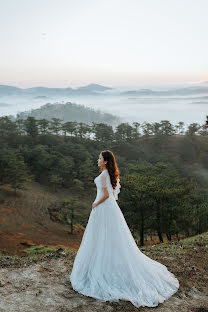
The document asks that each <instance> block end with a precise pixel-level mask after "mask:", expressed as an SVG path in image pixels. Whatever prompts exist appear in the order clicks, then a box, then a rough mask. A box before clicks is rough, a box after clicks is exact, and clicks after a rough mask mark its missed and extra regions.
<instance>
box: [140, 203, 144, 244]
mask: <svg viewBox="0 0 208 312" xmlns="http://www.w3.org/2000/svg"><path fill="white" fill-rule="evenodd" d="M140 217H141V225H140V231H139V234H140V245H141V246H144V212H143V208H141V210H140Z"/></svg>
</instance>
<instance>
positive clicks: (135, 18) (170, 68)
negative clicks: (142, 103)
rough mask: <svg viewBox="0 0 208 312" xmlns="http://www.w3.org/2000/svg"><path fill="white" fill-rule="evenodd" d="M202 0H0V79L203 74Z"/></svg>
mask: <svg viewBox="0 0 208 312" xmlns="http://www.w3.org/2000/svg"><path fill="white" fill-rule="evenodd" d="M207 16H208V0H0V43H1V48H0V84H8V85H13V86H17V87H22V88H27V87H35V86H45V87H78V86H82V85H86V84H89V83H98V84H102V85H107V86H118V85H140V84H169V83H170V84H171V83H186V82H198V81H204V80H208V57H207V56H208V40H207V36H208V18H207Z"/></svg>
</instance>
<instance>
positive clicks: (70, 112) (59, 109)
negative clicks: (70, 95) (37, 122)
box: [18, 102, 120, 125]
mask: <svg viewBox="0 0 208 312" xmlns="http://www.w3.org/2000/svg"><path fill="white" fill-rule="evenodd" d="M28 116H32V117H35V118H36V119H43V118H45V119H48V120H51V119H52V118H60V119H61V120H63V121H64V122H66V121H77V122H85V123H87V124H91V123H92V122H96V123H100V122H103V123H107V124H111V125H114V124H118V123H119V122H120V119H119V118H118V117H117V116H114V115H111V114H108V113H104V112H101V111H96V110H94V109H92V108H89V107H86V106H84V105H78V104H75V103H70V102H67V103H65V104H61V103H54V104H51V103H47V104H45V105H43V106H41V107H40V108H37V109H32V110H30V111H25V112H20V113H19V114H18V117H19V118H22V119H26V118H27V117H28Z"/></svg>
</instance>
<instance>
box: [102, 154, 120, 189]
mask: <svg viewBox="0 0 208 312" xmlns="http://www.w3.org/2000/svg"><path fill="white" fill-rule="evenodd" d="M101 154H102V156H103V159H104V161H107V164H106V168H107V169H108V173H109V175H110V179H111V184H112V187H113V189H115V188H116V185H117V180H118V178H119V174H120V172H119V170H118V167H117V163H116V159H115V156H114V154H113V152H111V151H109V150H106V151H102V152H101ZM102 171H103V170H102V169H101V172H102Z"/></svg>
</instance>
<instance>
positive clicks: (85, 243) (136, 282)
mask: <svg viewBox="0 0 208 312" xmlns="http://www.w3.org/2000/svg"><path fill="white" fill-rule="evenodd" d="M119 181H120V180H118V182H117V187H116V189H115V190H114V189H113V187H112V185H111V181H110V175H109V173H108V170H107V169H105V170H104V171H102V173H101V174H100V175H99V176H97V177H96V178H95V180H94V182H95V184H96V186H97V196H96V199H95V202H96V201H98V200H99V199H100V198H101V197H102V196H103V191H102V187H107V189H108V192H109V195H110V196H109V198H107V199H106V200H105V201H104V202H102V203H101V204H99V205H98V206H96V207H95V208H94V209H92V211H91V213H90V216H89V219H88V223H87V226H86V228H85V232H84V235H83V237H82V242H81V244H80V248H79V250H78V252H77V254H76V258H75V260H74V264H73V269H72V272H71V275H70V281H71V285H72V287H73V289H74V290H76V291H77V292H79V293H81V294H83V295H85V296H89V297H93V298H96V299H99V300H101V301H114V302H115V301H116V302H118V301H119V299H121V300H127V301H130V302H131V303H132V304H133V305H135V306H136V307H137V308H139V307H140V306H147V307H155V306H157V305H158V304H159V303H162V302H163V301H164V300H166V299H168V298H169V297H171V296H172V295H173V294H174V293H175V292H177V290H178V288H179V282H178V280H177V279H176V277H175V276H174V274H173V273H171V272H170V271H168V270H167V267H166V266H165V265H163V264H161V263H159V262H157V261H154V260H152V259H151V258H149V257H147V256H146V255H144V254H143V253H142V252H141V251H140V250H139V248H138V246H137V245H136V243H135V240H134V238H133V236H132V234H131V232H130V230H129V228H128V225H127V223H126V221H125V219H124V216H123V214H122V211H121V209H120V207H119V206H118V204H117V202H116V200H117V199H118V193H119V192H120V183H119Z"/></svg>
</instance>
